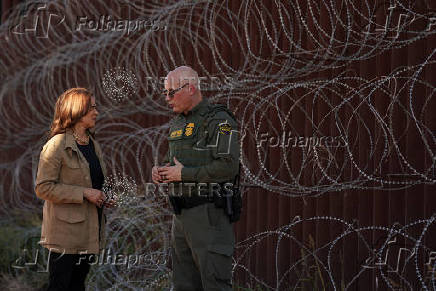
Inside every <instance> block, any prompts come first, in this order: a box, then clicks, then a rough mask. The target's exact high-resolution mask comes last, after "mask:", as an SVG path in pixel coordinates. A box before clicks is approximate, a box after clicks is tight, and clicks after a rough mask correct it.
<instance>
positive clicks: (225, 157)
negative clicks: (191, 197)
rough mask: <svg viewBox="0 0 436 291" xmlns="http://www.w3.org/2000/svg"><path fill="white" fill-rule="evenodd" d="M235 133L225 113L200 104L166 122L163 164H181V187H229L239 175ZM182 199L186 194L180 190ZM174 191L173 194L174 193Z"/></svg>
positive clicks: (234, 125) (218, 107)
mask: <svg viewBox="0 0 436 291" xmlns="http://www.w3.org/2000/svg"><path fill="white" fill-rule="evenodd" d="M239 152H240V149H239V132H238V128H237V122H236V120H235V119H234V118H233V115H232V114H231V112H229V111H228V109H227V108H226V107H225V106H223V105H219V104H210V103H209V102H208V101H207V100H202V101H201V102H200V103H199V104H197V106H195V107H194V108H193V109H192V110H191V111H190V112H188V114H186V115H185V114H183V113H181V114H179V115H177V116H176V117H175V118H174V119H172V120H171V121H170V131H169V134H168V153H167V155H166V158H165V161H164V162H165V163H168V162H170V163H171V165H174V160H173V158H174V157H176V159H177V160H178V161H179V162H181V163H182V164H183V165H184V167H183V169H182V183H224V182H230V183H232V182H233V180H234V177H235V176H236V175H237V174H238V173H239ZM181 189H183V191H182V193H180V194H183V195H186V194H187V190H188V189H186V187H184V186H183V187H182V188H181ZM176 191H177V190H176Z"/></svg>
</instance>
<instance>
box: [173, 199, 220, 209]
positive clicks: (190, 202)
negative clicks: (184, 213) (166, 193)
mask: <svg viewBox="0 0 436 291" xmlns="http://www.w3.org/2000/svg"><path fill="white" fill-rule="evenodd" d="M171 198H172V199H173V200H174V202H175V203H177V206H178V207H179V208H180V209H183V208H192V207H196V206H200V205H203V204H206V203H214V202H215V200H216V199H217V197H215V198H213V197H201V196H191V197H174V196H173V197H171ZM218 199H219V198H218Z"/></svg>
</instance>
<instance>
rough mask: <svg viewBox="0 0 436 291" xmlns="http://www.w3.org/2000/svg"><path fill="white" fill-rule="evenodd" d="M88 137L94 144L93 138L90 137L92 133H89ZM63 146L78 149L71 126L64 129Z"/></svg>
mask: <svg viewBox="0 0 436 291" xmlns="http://www.w3.org/2000/svg"><path fill="white" fill-rule="evenodd" d="M89 138H90V139H91V140H92V142H93V143H94V145H95V140H94V138H93V137H92V135H89ZM65 148H66V149H67V148H71V149H72V150H75V151H78V150H79V148H78V147H77V144H76V139H75V138H74V136H73V130H72V129H71V128H67V129H66V130H65Z"/></svg>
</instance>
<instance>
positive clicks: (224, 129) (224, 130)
mask: <svg viewBox="0 0 436 291" xmlns="http://www.w3.org/2000/svg"><path fill="white" fill-rule="evenodd" d="M218 128H219V133H220V134H225V135H229V134H230V132H231V131H232V127H231V126H230V124H228V123H221V124H220V125H218Z"/></svg>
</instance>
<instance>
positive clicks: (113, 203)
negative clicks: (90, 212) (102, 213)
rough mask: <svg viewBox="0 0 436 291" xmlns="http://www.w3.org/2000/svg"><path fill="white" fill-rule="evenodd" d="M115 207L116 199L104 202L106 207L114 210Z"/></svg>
mask: <svg viewBox="0 0 436 291" xmlns="http://www.w3.org/2000/svg"><path fill="white" fill-rule="evenodd" d="M115 206H117V201H116V200H115V199H109V200H108V201H106V202H104V207H107V208H114V207H115Z"/></svg>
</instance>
